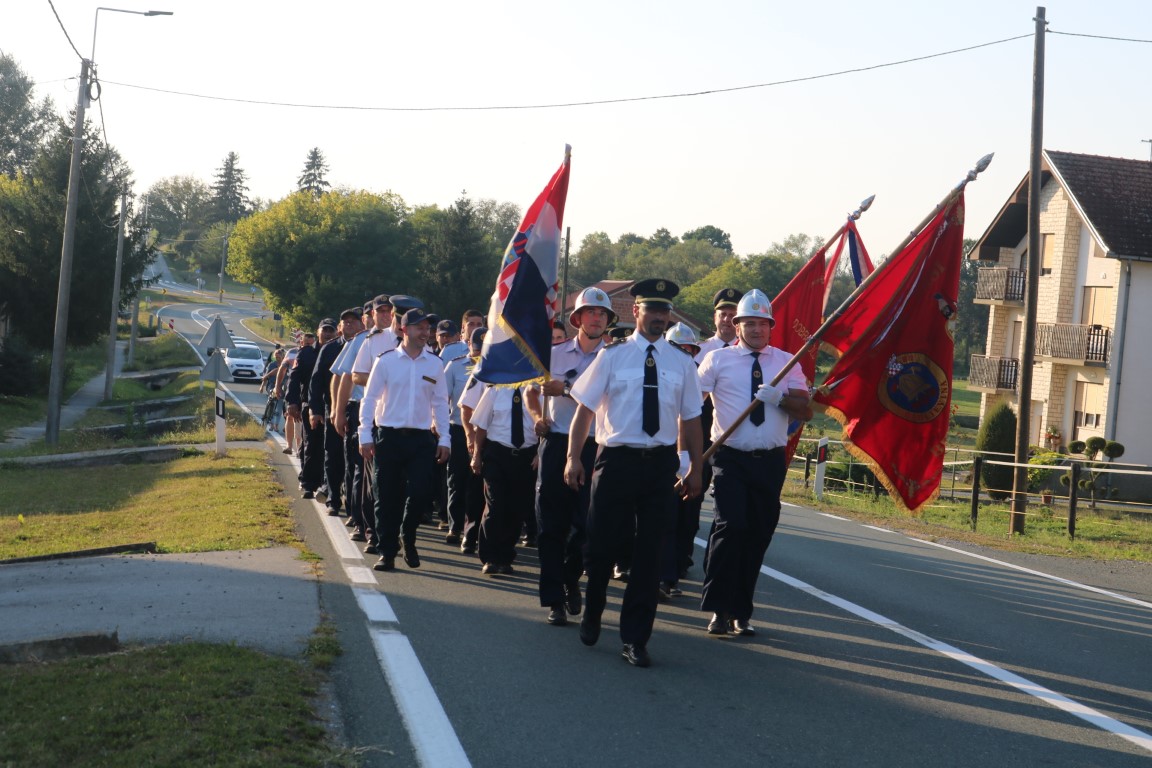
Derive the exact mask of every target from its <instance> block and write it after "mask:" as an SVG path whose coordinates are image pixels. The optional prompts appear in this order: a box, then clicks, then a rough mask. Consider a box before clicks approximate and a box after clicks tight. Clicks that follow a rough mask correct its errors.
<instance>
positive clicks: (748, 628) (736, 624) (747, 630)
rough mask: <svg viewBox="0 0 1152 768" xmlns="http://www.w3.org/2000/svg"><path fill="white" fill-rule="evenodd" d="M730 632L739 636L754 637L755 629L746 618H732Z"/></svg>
mask: <svg viewBox="0 0 1152 768" xmlns="http://www.w3.org/2000/svg"><path fill="white" fill-rule="evenodd" d="M732 634H734V635H740V637H755V636H756V629H755V627H753V626H752V623H751V622H750V621H748V620H747V619H734V620H733V621H732Z"/></svg>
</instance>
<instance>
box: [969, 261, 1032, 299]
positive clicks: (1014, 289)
mask: <svg viewBox="0 0 1152 768" xmlns="http://www.w3.org/2000/svg"><path fill="white" fill-rule="evenodd" d="M1024 282H1025V273H1024V270H1022V269H1009V268H1008V267H981V268H980V272H979V273H978V274H977V276H976V299H975V301H974V303H975V304H1019V305H1020V306H1023V305H1024Z"/></svg>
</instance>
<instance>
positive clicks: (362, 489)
mask: <svg viewBox="0 0 1152 768" xmlns="http://www.w3.org/2000/svg"><path fill="white" fill-rule="evenodd" d="M344 415H345V419H346V420H347V424H348V431H347V432H345V433H344V493H345V496H346V497H347V498H345V499H344V505H345V506H346V507H347V508H348V517H350V518H351V519H352V523H353V525H355V526H356V527H357V528H359V529H360V530H361V531H363V532H367V531H370V530H372V528H373V521H372V520H371V518H373V517H374V515H373V514H368V515H365V514H364V510H372V494H371V490H370V486H371V483H368V482H365V479H366V478H365V477H364V457H363V456H361V455H360V438H359V436H358V435H357V434H356V430H357V429H359V428H360V403H358V402H355V401H353V402H350V403H348V407H347V409H346V410H345V411H344Z"/></svg>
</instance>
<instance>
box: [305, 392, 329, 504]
mask: <svg viewBox="0 0 1152 768" xmlns="http://www.w3.org/2000/svg"><path fill="white" fill-rule="evenodd" d="M300 414H301V423H300V432H301V435H302V438H301V439H302V441H303V442H302V444H301V446H300V455H301V457H302V458H301V459H300V484H301V485H302V486H304V490H306V491H315V490H317V489H319V488H320V486H321V485H323V484H324V425H323V424H321V425H320V426H319V427H316V428H315V429H313V427H312V419H311V411H310V409H309V408H308V405H307V404H304V405H302V406H300Z"/></svg>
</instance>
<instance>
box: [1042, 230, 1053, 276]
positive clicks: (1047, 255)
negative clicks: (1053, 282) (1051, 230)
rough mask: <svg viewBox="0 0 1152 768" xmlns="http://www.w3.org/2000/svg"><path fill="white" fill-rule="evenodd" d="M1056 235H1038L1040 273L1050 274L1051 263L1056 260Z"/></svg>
mask: <svg viewBox="0 0 1152 768" xmlns="http://www.w3.org/2000/svg"><path fill="white" fill-rule="evenodd" d="M1055 253H1056V236H1055V235H1049V234H1043V235H1040V274H1042V275H1050V274H1052V265H1053V263H1054V262H1055V261H1056V256H1055Z"/></svg>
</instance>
